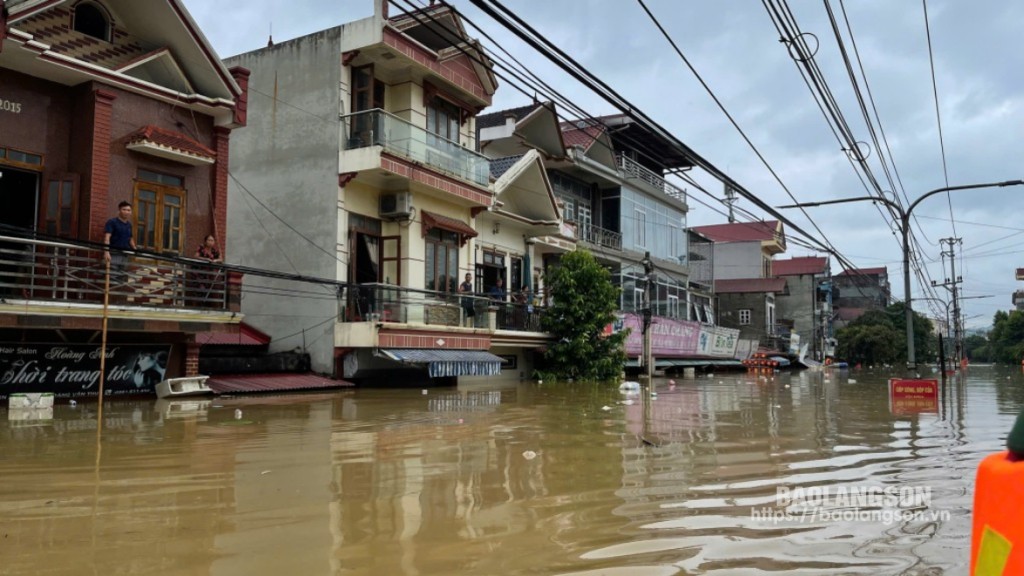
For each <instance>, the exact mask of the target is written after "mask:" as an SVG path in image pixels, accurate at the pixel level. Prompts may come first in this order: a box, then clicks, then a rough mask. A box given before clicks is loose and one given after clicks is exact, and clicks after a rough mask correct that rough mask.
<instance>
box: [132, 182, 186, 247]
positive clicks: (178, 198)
mask: <svg viewBox="0 0 1024 576" xmlns="http://www.w3.org/2000/svg"><path fill="white" fill-rule="evenodd" d="M183 183H184V181H183V180H182V179H181V178H179V177H177V176H169V175H166V174H157V173H155V172H148V171H146V170H139V177H138V178H137V179H136V181H135V203H134V206H133V211H134V214H133V216H134V218H135V244H136V245H137V246H138V247H139V248H144V249H147V250H153V251H155V252H176V253H180V252H181V244H182V240H183V239H182V236H183V233H184V230H183V225H184V221H185V220H184V218H185V189H184V188H183V187H182V184H183Z"/></svg>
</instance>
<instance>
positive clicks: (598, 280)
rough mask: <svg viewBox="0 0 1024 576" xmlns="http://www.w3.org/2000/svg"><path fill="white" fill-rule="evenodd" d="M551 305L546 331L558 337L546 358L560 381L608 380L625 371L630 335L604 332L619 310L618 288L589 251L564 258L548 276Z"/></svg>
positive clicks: (544, 319)
mask: <svg viewBox="0 0 1024 576" xmlns="http://www.w3.org/2000/svg"><path fill="white" fill-rule="evenodd" d="M545 279H546V284H547V289H548V290H550V291H551V295H552V300H553V301H552V303H551V305H550V306H549V307H548V310H547V312H546V313H545V314H544V315H543V316H541V327H542V328H543V329H544V331H546V332H548V333H550V334H551V335H553V336H554V337H555V341H554V343H552V344H551V345H550V346H549V347H548V349H547V351H546V352H545V353H544V359H545V360H546V361H547V368H548V370H549V371H550V372H551V374H552V375H553V376H555V377H560V378H586V379H598V380H607V379H610V378H615V377H617V376H618V375H619V374H621V373H622V366H623V364H624V363H625V361H626V353H625V351H624V349H623V347H624V344H625V341H626V335H627V333H626V332H625V331H620V332H617V333H615V334H607V335H606V334H605V333H604V332H605V327H607V326H608V325H610V324H611V323H612V322H614V321H615V312H616V310H618V308H619V292H620V290H619V288H618V287H617V286H615V285H614V284H612V281H611V274H609V272H608V270H607V269H605V268H604V267H603V266H601V265H600V264H598V262H597V260H595V259H594V256H593V255H592V254H591V253H590V252H587V251H586V250H576V251H574V252H569V253H567V254H565V255H564V256H562V259H561V262H560V263H559V264H558V266H557V267H555V268H554V269H553V270H552V271H551V272H550V273H549V274H548V275H547V277H546V278H545Z"/></svg>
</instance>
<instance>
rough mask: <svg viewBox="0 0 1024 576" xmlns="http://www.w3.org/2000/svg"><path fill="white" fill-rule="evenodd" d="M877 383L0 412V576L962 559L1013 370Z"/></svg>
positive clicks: (768, 568) (589, 388) (891, 569)
mask: <svg viewBox="0 0 1024 576" xmlns="http://www.w3.org/2000/svg"><path fill="white" fill-rule="evenodd" d="M888 376H889V374H886V373H883V372H881V371H875V372H869V371H862V372H838V371H836V372H833V373H831V374H829V373H820V372H819V373H814V372H796V373H791V374H790V373H782V374H776V375H774V376H771V377H760V376H751V375H746V374H742V375H736V374H716V375H714V376H712V377H710V378H709V377H701V378H698V379H695V380H684V379H681V378H680V379H677V381H676V383H675V385H672V384H670V383H669V381H668V380H665V379H661V380H657V381H656V383H655V384H656V389H655V390H656V397H652V396H651V394H650V393H649V390H648V389H644V390H643V391H641V392H640V393H638V394H624V393H621V392H620V391H619V390H618V389H617V388H615V387H608V386H601V385H597V384H591V383H579V382H577V383H565V384H551V383H548V382H545V383H544V384H543V385H541V384H537V383H534V382H524V383H520V382H509V383H501V382H495V383H494V384H493V385H492V386H486V387H484V386H477V387H473V388H459V389H432V390H429V391H428V392H427V393H426V394H424V393H423V391H422V390H420V389H418V388H417V389H409V390H354V391H343V392H338V393H332V394H315V395H290V396H273V397H234V398H216V399H211V400H194V401H176V402H166V401H156V400H140V401H134V402H131V401H119V402H109V403H107V404H106V405H105V407H104V413H103V428H102V431H101V434H99V435H98V434H97V430H96V405H95V404H87V403H79V404H78V405H77V406H74V407H73V406H70V405H68V404H66V403H63V402H61V403H59V404H58V406H56V408H55V409H54V417H53V419H52V420H48V421H19V420H12V419H11V417H16V415H11V414H9V413H8V410H7V409H6V408H0V574H4V575H22V574H25V575H29V574H31V575H33V576H38V575H47V574H183V575H193V574H210V575H220V574H224V575H234V574H245V575H247V576H254V575H264V574H266V575H271V574H273V575H280V574H295V575H319V574H330V575H334V574H338V575H342V574H344V575H350V574H351V575H356V574H374V575H377V574H381V575H396V574H403V575H405V574H408V575H417V576H425V575H435V574H436V575H452V574H481V575H509V574H524V575H525V574H530V575H535V574H552V575H584V574H586V575H597V574H602V575H609V576H639V575H653V576H661V575H665V576H668V575H683V574H707V575H720V574H721V575H725V574H727V575H746V574H787V575H789V574H808V575H810V574H813V575H832V574H870V575H873V576H878V575H886V574H908V575H913V574H919V575H935V574H966V573H967V566H968V557H969V553H970V550H969V548H970V538H969V535H970V526H971V525H970V520H971V518H970V513H971V512H970V511H971V501H972V497H973V488H972V486H973V478H974V474H975V470H976V466H977V464H978V462H979V461H980V460H981V458H982V457H983V456H985V455H986V454H989V453H991V452H994V451H998V450H1000V449H1001V447H1002V444H1003V442H1004V439H1005V437H1006V433H1007V432H1008V430H1009V428H1010V427H1011V425H1012V423H1013V420H1014V418H1015V416H1016V414H1017V412H1018V411H1019V410H1020V409H1021V407H1022V406H1024V381H1022V378H1021V374H1020V372H1019V371H1015V370H1011V369H1008V368H994V367H986V366H972V367H971V368H970V369H969V371H968V373H967V374H966V376H965V377H963V378H959V379H955V380H950V381H949V382H947V383H946V385H945V386H944V387H943V388H942V393H941V395H940V397H939V398H938V399H937V400H936V402H935V403H933V404H929V403H928V402H924V403H920V402H918V403H916V404H904V403H897V404H896V405H893V404H892V403H891V402H890V398H889V392H888V387H887V384H886V378H887V377H888ZM237 410H241V414H238V412H237ZM97 436H99V445H100V447H101V449H100V450H99V454H98V456H99V458H97ZM893 488H895V489H899V488H909V489H912V492H911V494H913V495H914V497H915V498H917V500H915V501H914V502H909V501H900V502H898V503H895V504H894V503H893V502H881V503H880V502H879V500H877V499H875V500H870V499H869V500H861V501H855V500H854V501H851V500H843V499H842V495H843V494H854V493H857V491H858V490H859V491H860V493H861V494H862V495H863V494H875V495H878V494H880V493H881V494H890V492H886V489H890V490H891V489H893ZM780 494H782V495H784V496H785V495H789V496H792V497H795V499H794V500H792V501H784V500H780ZM819 497H820V498H819ZM800 498H803V499H800ZM815 498H818V499H815ZM885 514H888V516H885Z"/></svg>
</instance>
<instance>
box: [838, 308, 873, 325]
mask: <svg viewBox="0 0 1024 576" xmlns="http://www.w3.org/2000/svg"><path fill="white" fill-rule="evenodd" d="M865 312H867V308H836V317H837V318H838V319H840V320H843V321H845V322H852V321H853V320H856V319H857V318H860V317H861V316H863V315H864V313H865Z"/></svg>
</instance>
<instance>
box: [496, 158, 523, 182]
mask: <svg viewBox="0 0 1024 576" xmlns="http://www.w3.org/2000/svg"><path fill="white" fill-rule="evenodd" d="M523 156H525V154H519V155H518V156H506V157H504V158H493V159H491V176H493V177H494V178H495V179H497V178H501V175H502V174H504V173H505V172H508V169H509V168H511V167H512V166H513V165H514V164H515V163H516V162H519V159H520V158H522V157H523Z"/></svg>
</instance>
